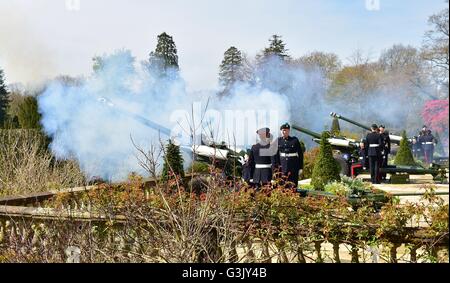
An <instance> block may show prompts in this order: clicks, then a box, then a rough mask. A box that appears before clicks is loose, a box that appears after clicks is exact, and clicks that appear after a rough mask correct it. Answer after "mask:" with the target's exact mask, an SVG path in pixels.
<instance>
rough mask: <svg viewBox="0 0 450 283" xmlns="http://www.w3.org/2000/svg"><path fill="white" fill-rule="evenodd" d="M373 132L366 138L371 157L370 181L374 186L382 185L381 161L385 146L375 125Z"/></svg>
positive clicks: (368, 153) (368, 152)
mask: <svg viewBox="0 0 450 283" xmlns="http://www.w3.org/2000/svg"><path fill="white" fill-rule="evenodd" d="M371 129H372V132H370V133H369V134H367V137H366V148H367V155H368V156H369V167H370V179H371V182H372V184H379V183H380V179H379V177H380V167H379V165H380V160H381V158H382V156H381V150H382V146H383V142H382V138H381V135H380V134H379V133H378V126H377V125H376V124H373V125H372V127H371Z"/></svg>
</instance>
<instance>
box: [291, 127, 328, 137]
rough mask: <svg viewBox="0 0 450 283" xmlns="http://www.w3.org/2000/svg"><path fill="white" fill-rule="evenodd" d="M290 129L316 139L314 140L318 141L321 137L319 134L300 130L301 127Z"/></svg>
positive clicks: (303, 129)
mask: <svg viewBox="0 0 450 283" xmlns="http://www.w3.org/2000/svg"><path fill="white" fill-rule="evenodd" d="M292 128H293V129H295V130H297V131H299V132H301V133H304V134H307V135H309V136H312V137H313V138H316V139H320V138H321V137H322V135H321V134H319V133H316V132H313V131H310V130H308V129H305V128H302V127H300V126H297V125H292Z"/></svg>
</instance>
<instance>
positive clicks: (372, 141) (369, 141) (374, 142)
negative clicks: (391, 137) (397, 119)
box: [365, 132, 383, 157]
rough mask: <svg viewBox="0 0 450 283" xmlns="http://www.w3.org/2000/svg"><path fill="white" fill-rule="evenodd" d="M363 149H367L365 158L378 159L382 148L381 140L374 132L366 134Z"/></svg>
mask: <svg viewBox="0 0 450 283" xmlns="http://www.w3.org/2000/svg"><path fill="white" fill-rule="evenodd" d="M365 147H366V148H367V156H369V157H374V156H378V157H380V156H381V150H382V148H383V140H382V138H381V135H380V134H378V133H375V132H371V133H369V134H367V137H366V144H365Z"/></svg>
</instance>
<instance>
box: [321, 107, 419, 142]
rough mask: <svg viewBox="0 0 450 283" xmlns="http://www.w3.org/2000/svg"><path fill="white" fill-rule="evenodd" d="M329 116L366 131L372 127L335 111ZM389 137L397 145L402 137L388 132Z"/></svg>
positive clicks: (410, 139)
mask: <svg viewBox="0 0 450 283" xmlns="http://www.w3.org/2000/svg"><path fill="white" fill-rule="evenodd" d="M330 116H331V117H334V118H337V119H339V120H342V121H346V122H348V123H350V124H353V125H355V126H357V127H360V128H362V129H365V130H367V131H371V130H372V129H371V128H370V127H369V126H367V125H363V124H361V123H358V122H356V121H353V120H351V119H349V118H346V117H344V116H342V115H339V114H337V113H334V112H331V113H330ZM389 138H390V139H391V142H392V143H395V144H397V145H399V144H400V142H401V140H402V139H403V138H402V137H401V136H398V135H393V134H389ZM413 141H414V138H408V142H409V143H413Z"/></svg>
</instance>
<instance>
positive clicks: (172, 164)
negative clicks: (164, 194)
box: [162, 140, 184, 181]
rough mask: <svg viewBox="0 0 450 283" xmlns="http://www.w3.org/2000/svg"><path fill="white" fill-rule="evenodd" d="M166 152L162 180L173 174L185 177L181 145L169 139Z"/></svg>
mask: <svg viewBox="0 0 450 283" xmlns="http://www.w3.org/2000/svg"><path fill="white" fill-rule="evenodd" d="M165 154H166V155H165V157H164V165H163V171H162V180H163V181H167V180H169V179H170V178H171V177H173V176H181V177H184V168H183V157H182V156H181V153H180V147H179V146H177V145H176V144H174V143H172V141H171V140H169V143H168V144H167V145H166V152H165Z"/></svg>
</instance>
